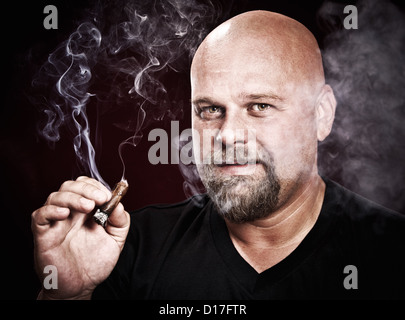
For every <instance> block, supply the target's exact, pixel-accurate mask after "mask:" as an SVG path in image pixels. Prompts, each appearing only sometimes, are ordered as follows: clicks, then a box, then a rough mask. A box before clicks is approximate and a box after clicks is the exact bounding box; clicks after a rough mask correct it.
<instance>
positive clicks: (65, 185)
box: [59, 180, 73, 190]
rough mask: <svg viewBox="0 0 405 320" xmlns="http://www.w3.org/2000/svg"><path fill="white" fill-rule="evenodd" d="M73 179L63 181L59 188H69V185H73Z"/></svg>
mask: <svg viewBox="0 0 405 320" xmlns="http://www.w3.org/2000/svg"><path fill="white" fill-rule="evenodd" d="M72 182H73V181H72V180H67V181H65V182H63V183H62V184H61V186H60V188H59V190H67V189H69V187H70V186H71V185H72Z"/></svg>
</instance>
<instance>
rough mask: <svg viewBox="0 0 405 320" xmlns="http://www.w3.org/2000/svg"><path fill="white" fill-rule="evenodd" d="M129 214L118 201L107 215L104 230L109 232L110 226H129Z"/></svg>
mask: <svg viewBox="0 0 405 320" xmlns="http://www.w3.org/2000/svg"><path fill="white" fill-rule="evenodd" d="M129 220H130V218H129V214H128V212H126V211H125V210H124V206H123V205H122V203H121V202H120V203H119V204H118V205H117V207H116V208H115V209H114V211H113V212H112V213H111V214H110V216H109V217H108V222H107V225H106V231H107V232H108V233H110V231H111V229H112V228H125V227H128V226H129Z"/></svg>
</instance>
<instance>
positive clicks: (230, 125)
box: [215, 111, 248, 147]
mask: <svg viewBox="0 0 405 320" xmlns="http://www.w3.org/2000/svg"><path fill="white" fill-rule="evenodd" d="M247 139H248V126H247V123H246V121H244V119H242V115H241V114H239V113H238V112H235V111H229V112H227V113H226V115H225V118H224V120H223V123H222V125H221V127H220V129H219V131H218V133H217V135H216V137H215V140H216V142H217V143H219V142H221V143H222V145H224V146H230V147H231V146H234V145H236V144H241V145H244V144H246V143H247Z"/></svg>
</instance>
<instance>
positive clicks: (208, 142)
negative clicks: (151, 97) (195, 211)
mask: <svg viewBox="0 0 405 320" xmlns="http://www.w3.org/2000/svg"><path fill="white" fill-rule="evenodd" d="M259 43H260V42H258V44H259ZM265 48H266V46H265V45H264V46H262V47H260V46H254V45H252V44H249V45H246V46H243V45H242V46H240V45H239V46H237V47H236V46H235V47H234V48H232V46H231V45H230V46H226V45H224V46H223V48H215V49H213V50H210V48H207V49H206V50H203V51H202V52H200V54H199V57H198V58H197V59H196V60H195V61H194V63H193V68H192V77H191V84H192V104H193V105H192V108H193V112H192V123H193V128H194V130H196V131H197V132H198V133H199V138H200V139H194V149H195V150H198V152H199V154H198V155H199V156H200V162H199V163H198V164H197V169H198V171H199V174H200V177H201V180H202V182H203V183H204V185H205V187H206V188H207V192H208V194H209V195H210V196H211V197H212V198H213V200H214V202H215V203H216V205H217V207H218V210H219V211H220V212H221V213H222V214H224V216H225V217H226V218H228V219H229V220H231V221H234V222H244V221H253V220H256V219H260V218H264V217H266V216H268V215H269V214H271V213H272V212H274V211H275V210H276V209H278V208H280V207H281V206H283V205H285V204H286V203H288V201H289V200H290V197H291V195H292V194H293V193H294V191H296V189H297V188H298V187H299V185H300V182H301V181H304V180H305V179H307V178H308V176H309V175H311V174H312V173H313V172H314V170H316V153H317V128H316V112H315V98H314V94H313V93H311V92H310V91H311V90H310V89H309V88H308V87H307V86H304V85H302V83H301V81H300V76H299V72H297V70H295V68H296V66H294V65H293V64H291V63H290V62H289V61H288V57H284V56H283V55H280V54H274V53H273V52H272V51H271V50H269V51H267V50H265ZM267 48H268V47H267ZM276 53H277V51H276ZM278 53H279V52H278ZM205 132H210V133H217V134H216V135H212V137H211V139H203V136H204V133H205ZM218 141H219V142H220V143H218ZM250 147H252V149H251V150H254V149H255V150H256V152H254V153H253V156H252V154H251V155H250V156H248V155H247V154H248V149H249V148H250ZM229 149H232V150H233V151H234V152H235V154H238V155H241V158H243V160H245V161H237V160H236V157H235V158H234V157H228V158H227V157H225V156H224V161H223V162H222V163H218V161H215V160H214V158H215V159H216V156H214V154H215V153H217V154H222V153H224V154H225V153H226V152H227V150H229ZM198 155H197V156H198ZM232 158H234V159H232ZM208 159H211V161H210V160H208ZM231 160H234V162H233V163H232V161H231ZM213 162H214V163H213ZM230 162H231V163H230ZM238 162H239V163H238ZM246 162H247V164H243V165H240V163H246Z"/></svg>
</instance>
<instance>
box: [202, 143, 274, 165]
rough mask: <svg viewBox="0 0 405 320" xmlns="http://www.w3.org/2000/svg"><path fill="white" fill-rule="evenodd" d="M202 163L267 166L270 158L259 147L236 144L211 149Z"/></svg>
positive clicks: (270, 160) (269, 163) (270, 161)
mask: <svg viewBox="0 0 405 320" xmlns="http://www.w3.org/2000/svg"><path fill="white" fill-rule="evenodd" d="M203 163H204V164H209V165H213V166H225V165H246V164H263V165H264V166H266V167H268V166H270V165H271V163H272V158H271V157H270V155H269V154H268V153H267V152H265V151H263V150H261V149H257V148H253V149H249V147H245V146H241V147H238V146H236V147H234V148H230V147H226V148H225V147H223V148H221V149H216V150H213V151H212V152H211V154H209V155H208V156H207V157H206V158H205V159H204V162H203Z"/></svg>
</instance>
